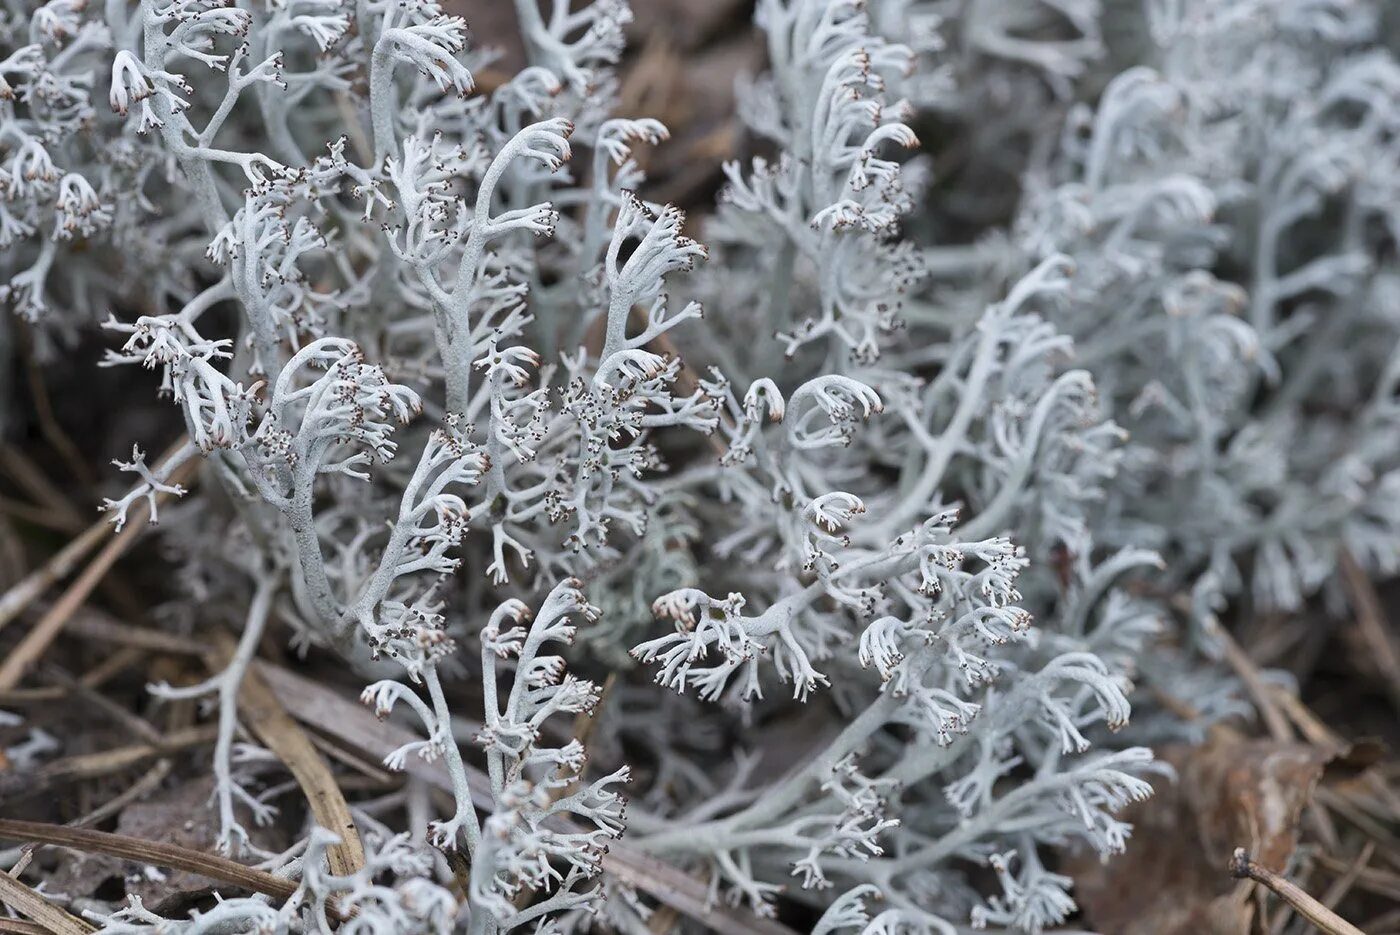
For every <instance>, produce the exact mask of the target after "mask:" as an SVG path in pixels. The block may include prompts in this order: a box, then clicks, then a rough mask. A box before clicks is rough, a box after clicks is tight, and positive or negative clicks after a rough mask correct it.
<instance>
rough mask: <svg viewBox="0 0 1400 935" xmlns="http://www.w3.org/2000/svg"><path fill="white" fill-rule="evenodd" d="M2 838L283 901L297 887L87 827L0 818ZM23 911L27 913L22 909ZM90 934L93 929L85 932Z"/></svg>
mask: <svg viewBox="0 0 1400 935" xmlns="http://www.w3.org/2000/svg"><path fill="white" fill-rule="evenodd" d="M0 838H7V839H10V840H13V841H35V842H37V843H40V844H47V845H52V846H55V847H66V848H68V849H70V850H74V851H81V852H83V853H91V854H107V855H109V856H112V857H121V858H124V859H126V860H134V861H136V862H138V863H143V864H154V865H155V866H157V867H168V868H171V869H175V870H185V871H188V872H189V873H197V874H199V875H200V876H203V877H208V878H209V879H211V880H217V881H219V882H221V883H230V884H233V885H234V886H241V887H243V888H244V889H247V890H252V891H253V892H255V893H262V894H263V895H265V896H271V897H273V898H275V899H279V900H287V899H290V898H291V896H292V894H293V893H295V892H296V889H297V885H296V884H295V883H293V882H292V881H291V880H284V879H282V878H281V877H275V876H273V875H272V874H270V873H265V872H263V871H262V870H257V869H255V868H253V867H247V866H244V865H243V864H240V863H237V862H235V861H232V860H229V859H228V858H226V857H216V856H215V855H213V854H204V853H201V852H199V851H195V850H191V849H190V848H187V847H180V846H179V845H176V844H165V843H163V842H159V841H143V840H142V839H140V838H133V837H130V836H129V835H124V834H110V833H108V832H106V831H90V830H87V829H85V828H69V827H65V826H64V825H52V824H43V823H40V822H35V821H14V820H12V819H9V818H0ZM21 911H23V910H21ZM82 931H90V929H82Z"/></svg>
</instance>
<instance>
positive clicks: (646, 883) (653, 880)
mask: <svg viewBox="0 0 1400 935" xmlns="http://www.w3.org/2000/svg"><path fill="white" fill-rule="evenodd" d="M253 671H256V672H259V673H261V674H262V676H263V677H264V678H266V679H267V681H268V683H269V684H270V685H271V686H272V690H273V691H274V692H276V693H277V696H278V697H279V698H280V699H281V701H282V705H283V707H284V708H286V710H287V711H289V712H292V714H293V716H295V717H296V718H297V719H298V720H300V721H301V722H302V723H304V724H306V725H307V726H309V727H312V728H314V729H315V730H318V731H320V732H321V733H323V734H325V735H326V736H328V737H331V738H334V739H335V740H337V741H339V742H341V743H344V744H346V745H347V746H350V747H353V748H354V749H356V750H359V751H361V752H363V753H367V754H370V755H372V756H374V757H377V758H382V757H384V756H387V755H388V754H389V753H391V752H392V751H394V750H396V749H398V748H399V747H401V746H403V745H404V744H406V743H410V742H412V741H415V740H418V739H420V738H419V737H418V736H417V735H416V734H413V733H412V732H411V731H409V730H407V729H405V728H403V727H400V726H398V725H397V724H392V723H389V722H387V721H381V720H379V719H378V718H376V717H375V716H374V715H373V714H371V713H370V712H369V711H368V710H366V709H365V708H364V707H362V706H360V705H358V704H355V703H354V702H352V701H348V700H346V699H345V698H343V697H341V696H340V695H338V694H337V693H336V692H335V691H334V690H332V689H330V688H327V687H326V686H323V685H320V684H318V683H316V682H313V681H312V680H311V679H308V678H305V677H304V676H301V675H298V674H297V673H295V672H291V671H289V670H287V669H282V668H279V667H277V666H273V665H269V664H268V663H265V662H262V663H258V664H257V665H256V666H255V667H254V669H253ZM407 772H408V773H409V774H411V775H413V776H417V777H419V778H420V779H422V780H423V781H424V782H426V783H428V784H429V785H431V786H432V787H434V788H436V789H441V790H444V791H449V792H450V791H451V788H452V786H451V782H450V780H449V779H448V776H447V773H446V771H445V770H444V769H443V768H442V764H441V763H427V762H424V761H423V760H421V759H418V758H416V757H415V758H412V759H410V760H409V762H408V767H407ZM467 779H468V781H469V784H470V786H471V791H472V799H473V801H475V802H476V805H477V807H478V808H481V809H487V810H489V809H490V808H492V807H493V805H494V799H493V797H492V795H491V782H490V780H489V779H488V778H487V777H486V774H485V773H483V772H481V771H480V770H478V769H475V768H472V767H470V766H468V767H467ZM552 824H556V825H557V826H560V827H562V826H564V824H565V823H564V822H563V821H559V822H552ZM0 830H3V829H2V828H0ZM566 830H570V829H566ZM608 848H609V850H608V853H607V854H606V855H604V857H603V870H604V871H605V872H606V873H609V874H612V876H614V877H615V878H617V879H618V880H620V881H621V882H623V883H625V884H627V885H628V886H631V887H634V888H636V889H638V890H640V891H642V892H644V893H647V894H648V895H650V896H651V897H653V898H654V899H657V900H660V901H661V902H662V903H664V904H666V905H668V906H671V907H672V908H674V909H675V910H677V911H678V912H680V913H682V914H683V915H687V916H689V917H690V918H692V919H695V920H696V921H698V922H700V923H702V924H704V925H707V926H709V927H710V928H711V929H713V930H715V931H720V932H726V933H732V935H795V933H794V932H793V930H792V929H790V928H788V927H787V926H785V925H783V924H782V923H780V922H777V921H775V920H773V919H762V918H759V917H758V916H755V915H753V914H752V913H750V912H747V911H745V910H743V909H740V908H737V907H732V906H726V905H724V904H719V905H713V906H712V905H710V899H709V885H708V884H707V883H705V882H704V881H702V880H697V879H696V878H695V877H693V876H691V875H690V874H688V873H685V872H683V871H681V870H678V869H676V868H675V867H673V866H671V865H670V864H667V863H665V862H664V861H662V860H658V859H657V858H656V857H654V856H653V855H651V854H647V853H644V852H642V851H640V850H637V849H635V848H632V847H629V846H627V845H626V844H624V843H623V842H621V841H614V842H612V843H611V844H609V845H608Z"/></svg>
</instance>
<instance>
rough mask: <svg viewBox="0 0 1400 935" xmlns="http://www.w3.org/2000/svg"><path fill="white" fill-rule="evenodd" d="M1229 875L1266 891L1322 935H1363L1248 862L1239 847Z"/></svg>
mask: <svg viewBox="0 0 1400 935" xmlns="http://www.w3.org/2000/svg"><path fill="white" fill-rule="evenodd" d="M1230 875H1231V876H1233V877H1234V878H1235V879H1237V880H1246V879H1248V880H1253V881H1254V882H1256V883H1259V884H1261V885H1262V886H1265V887H1267V888H1268V889H1269V890H1271V891H1272V892H1273V893H1274V895H1276V896H1278V898H1279V899H1282V900H1283V901H1284V902H1286V903H1288V905H1290V906H1292V907H1293V910H1294V911H1295V912H1297V913H1298V914H1299V915H1300V916H1302V917H1303V918H1305V919H1307V920H1308V921H1309V922H1310V923H1312V925H1313V927H1314V928H1316V929H1317V930H1318V931H1320V932H1324V933H1326V935H1365V933H1364V932H1362V931H1361V929H1359V928H1357V927H1356V926H1354V925H1352V924H1351V923H1350V922H1348V921H1347V920H1346V919H1343V918H1342V917H1341V916H1339V915H1337V914H1336V913H1335V912H1333V911H1332V910H1331V909H1328V908H1327V907H1326V906H1324V905H1323V904H1322V903H1320V902H1318V901H1317V900H1316V899H1314V898H1313V897H1312V896H1309V895H1308V893H1307V891H1305V890H1304V889H1303V888H1302V887H1300V886H1298V885H1296V884H1295V883H1293V882H1291V881H1289V880H1288V879H1286V878H1284V877H1281V876H1279V875H1278V874H1277V873H1274V872H1273V871H1272V870H1270V869H1268V868H1267V867H1261V866H1260V865H1259V864H1256V863H1255V862H1254V861H1252V860H1250V859H1249V854H1248V853H1247V852H1246V851H1245V849H1244V848H1242V847H1237V848H1235V853H1234V856H1233V857H1231V858H1230Z"/></svg>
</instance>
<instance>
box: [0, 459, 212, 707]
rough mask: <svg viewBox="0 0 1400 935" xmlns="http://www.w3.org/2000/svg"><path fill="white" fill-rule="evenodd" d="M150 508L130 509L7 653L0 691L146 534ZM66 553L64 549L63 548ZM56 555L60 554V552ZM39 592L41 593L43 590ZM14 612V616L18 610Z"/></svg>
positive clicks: (184, 470)
mask: <svg viewBox="0 0 1400 935" xmlns="http://www.w3.org/2000/svg"><path fill="white" fill-rule="evenodd" d="M183 444H184V442H183V441H181V442H180V443H178V444H176V445H175V446H172V448H171V449H169V450H168V451H167V452H166V454H165V456H164V457H163V458H162V459H161V463H164V462H165V460H166V458H169V457H170V455H172V454H173V453H174V452H175V451H178V450H179V448H180V447H181V446H182V445H183ZM199 463H200V462H199V460H198V459H191V460H189V461H186V462H185V463H183V464H181V465H180V466H179V467H178V468H176V469H175V470H174V471H172V472H171V474H170V476H169V478H167V482H168V483H170V484H171V485H181V484H184V483H186V482H188V481H189V480H190V479H191V478H193V477H194V474H195V471H196V470H198V467H199ZM156 496H157V498H158V499H160V498H163V497H165V496H166V495H165V494H157V495H156ZM149 509H150V507H149V505H148V504H147V503H146V502H145V501H142V502H141V503H139V504H137V505H136V506H135V507H133V508H132V510H131V514H130V516H129V518H128V519H129V521H128V523H127V525H126V527H125V528H124V529H122V531H121V532H119V533H117V535H116V536H115V537H114V538H113V539H112V540H111V541H110V542H108V543H107V545H106V546H105V547H104V548H103V549H102V551H101V552H99V553H97V557H96V558H94V559H93V560H92V562H91V563H90V564H89V565H88V566H87V568H85V569H83V573H82V574H81V575H79V576H78V578H77V580H75V581H74V582H73V583H72V584H71V585H69V586H68V590H66V591H64V592H63V596H62V597H60V598H59V599H58V601H57V602H55V603H54V605H53V607H52V608H50V609H49V612H48V613H46V614H44V616H43V617H41V618H40V619H39V622H38V623H36V624H35V625H34V629H32V630H30V631H29V632H28V633H26V634H25V636H24V639H22V640H20V642H19V645H18V646H16V647H15V648H14V651H13V652H11V653H10V655H9V656H8V657H7V658H6V659H5V661H4V663H0V692H6V691H10V690H11V689H13V688H14V687H15V686H16V685H18V684H19V680H20V679H21V678H23V677H24V674H25V673H26V672H27V671H29V669H30V667H32V666H33V665H34V663H36V662H37V661H38V660H39V657H41V656H42V655H43V654H44V651H45V650H46V649H48V647H49V644H50V643H52V642H53V641H54V639H55V638H56V637H57V636H58V634H59V633H61V632H62V631H63V627H64V626H65V625H66V624H67V623H68V621H69V619H70V618H71V617H72V616H73V614H74V613H75V612H76V611H77V610H78V608H80V607H82V605H83V602H84V601H86V600H87V598H88V595H90V594H91V593H92V591H93V588H95V587H97V585H98V584H99V583H100V582H101V581H102V578H103V576H105V575H106V574H107V572H108V570H110V569H111V567H112V565H113V564H114V563H115V562H116V560H117V559H118V558H120V557H121V556H122V553H124V552H125V551H126V550H127V549H128V548H130V547H131V544H132V543H133V542H135V541H136V539H137V537H139V536H140V535H141V533H142V532H144V531H145V525H146V524H145V522H143V521H144V520H145V519H146V518H147V517H148V515H149V513H148V511H149ZM106 526H107V520H105V519H104V520H102V521H101V522H100V523H99V524H98V527H97V528H98V532H99V534H101V533H102V532H104V531H105V529H106ZM91 533H92V529H89V530H87V531H86V532H84V533H83V535H82V536H81V537H79V538H80V539H82V540H85V539H87V537H88V536H89V535H90V534H91ZM70 547H71V546H70ZM65 551H67V550H66V549H65ZM59 554H60V555H62V554H63V553H59ZM53 580H56V578H54V579H50V580H49V581H48V582H46V584H45V586H47V584H49V583H52V581H53ZM23 584H24V582H21V586H22V585H23ZM12 590H13V589H12ZM40 591H42V588H41V589H40ZM35 597H38V593H37V592H36V593H34V594H32V595H30V596H29V597H28V599H27V600H24V601H23V603H20V604H18V606H19V609H20V610H22V609H23V608H24V606H27V604H28V603H29V601H32V600H33V599H34V598H35ZM9 598H10V595H9V594H7V595H6V596H5V598H3V599H0V601H3V602H4V603H5V604H9V603H10V601H9ZM6 609H8V608H6ZM14 612H15V613H17V612H18V611H14ZM4 619H5V618H4V616H3V611H0V621H3V620H4Z"/></svg>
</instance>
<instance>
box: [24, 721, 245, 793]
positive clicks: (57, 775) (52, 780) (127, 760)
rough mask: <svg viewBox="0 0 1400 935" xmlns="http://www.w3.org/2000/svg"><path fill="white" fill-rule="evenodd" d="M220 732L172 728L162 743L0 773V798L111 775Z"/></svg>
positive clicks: (205, 740) (197, 744)
mask: <svg viewBox="0 0 1400 935" xmlns="http://www.w3.org/2000/svg"><path fill="white" fill-rule="evenodd" d="M217 733H218V730H217V728H215V727H214V726H213V725H210V726H207V727H206V726H201V727H190V728H185V729H183V730H177V731H172V732H171V733H169V734H167V735H166V736H165V737H164V738H163V739H162V740H161V742H160V743H159V744H151V743H141V744H133V745H132V746H129V747H117V748H115V749H112V750H103V751H102V752H101V753H79V754H75V755H74V756H69V757H64V758H63V759H60V760H54V761H53V762H51V763H46V764H44V765H43V766H41V767H39V768H38V769H36V770H32V771H29V772H25V773H18V772H13V771H12V772H6V773H3V774H0V799H3V798H9V797H12V796H16V795H18V794H20V793H25V794H33V793H36V792H40V791H42V790H44V789H47V788H49V787H50V786H53V785H57V784H59V783H63V782H77V781H79V780H83V779H96V778H98V777H102V776H110V775H112V774H113V773H116V772H120V771H121V770H124V769H129V768H130V767H132V766H135V765H137V764H138V763H143V762H145V761H146V760H150V759H153V758H155V757H158V756H164V755H166V754H169V753H174V752H175V751H177V750H183V749H186V748H188V747H197V746H199V745H201V744H206V743H212V742H213V741H214V737H215V736H216V735H217Z"/></svg>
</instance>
